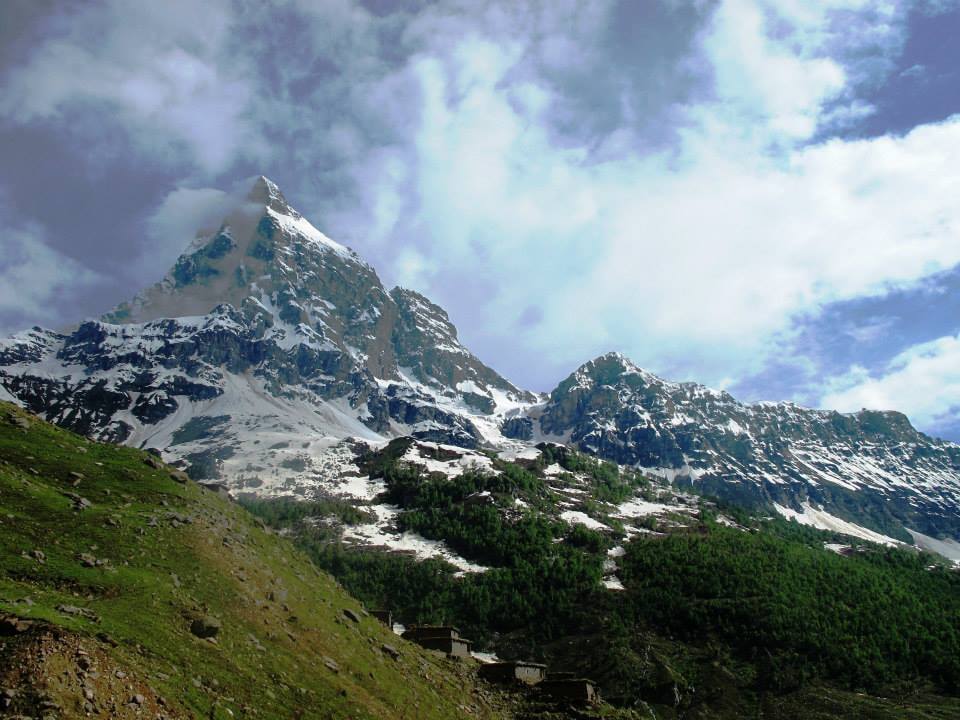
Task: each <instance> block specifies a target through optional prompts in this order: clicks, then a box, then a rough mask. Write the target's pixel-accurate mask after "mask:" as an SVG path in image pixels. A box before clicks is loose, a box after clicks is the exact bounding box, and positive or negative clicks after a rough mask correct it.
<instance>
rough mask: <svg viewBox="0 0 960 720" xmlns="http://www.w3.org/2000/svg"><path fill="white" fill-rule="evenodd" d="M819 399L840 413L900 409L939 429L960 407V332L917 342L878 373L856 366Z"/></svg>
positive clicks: (921, 424) (912, 418)
mask: <svg viewBox="0 0 960 720" xmlns="http://www.w3.org/2000/svg"><path fill="white" fill-rule="evenodd" d="M828 388H829V389H828V392H827V393H826V394H825V395H824V397H823V398H822V400H821V402H822V404H823V406H824V407H828V408H834V409H837V410H840V411H842V412H854V411H856V410H860V409H861V408H867V409H871V410H890V409H896V410H900V411H902V412H905V413H906V414H907V415H908V416H909V417H910V419H911V420H913V421H914V422H915V423H916V424H917V425H918V426H920V427H921V428H926V429H935V428H936V427H937V425H938V424H940V423H943V422H945V421H947V420H949V419H951V416H952V415H955V414H956V412H957V409H958V408H960V335H957V336H949V335H948V336H945V337H941V338H938V339H936V340H932V341H930V342H925V343H921V344H919V345H914V346H913V347H910V348H908V349H907V350H904V351H903V352H901V353H900V354H898V355H897V356H896V357H894V358H893V359H892V360H891V361H890V362H889V363H888V364H887V366H886V367H885V368H883V370H882V371H881V372H880V373H878V374H873V375H872V374H870V373H869V372H868V371H867V370H866V369H865V368H863V367H860V366H853V367H851V368H850V370H849V371H848V372H847V373H846V374H844V375H842V376H840V377H836V378H832V379H831V380H830V382H829V383H828Z"/></svg>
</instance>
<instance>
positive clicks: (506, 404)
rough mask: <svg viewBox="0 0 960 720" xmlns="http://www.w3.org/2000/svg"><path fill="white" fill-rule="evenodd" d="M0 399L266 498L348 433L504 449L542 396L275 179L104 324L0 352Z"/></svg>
mask: <svg viewBox="0 0 960 720" xmlns="http://www.w3.org/2000/svg"><path fill="white" fill-rule="evenodd" d="M0 387H2V388H3V392H4V393H6V394H8V395H9V396H11V397H13V398H15V399H16V401H17V402H19V403H20V404H22V405H24V406H26V407H28V408H29V409H30V410H32V411H34V412H36V413H38V414H40V415H42V416H44V417H45V418H47V419H49V420H52V421H54V422H56V423H58V424H60V425H63V426H65V427H68V428H71V429H73V430H76V431H78V432H81V433H83V434H86V435H90V436H93V437H97V438H100V439H104V440H110V441H114V442H124V443H127V444H131V445H136V446H142V447H158V448H161V449H163V450H164V452H165V454H166V455H167V457H169V458H170V459H173V460H180V461H183V463H184V464H186V465H189V470H190V472H191V474H193V475H194V476H195V477H197V478H200V479H219V480H222V481H224V482H227V483H229V484H231V485H233V486H236V487H254V486H256V487H260V486H263V487H264V488H269V487H282V486H284V484H285V483H292V484H293V485H294V486H301V485H303V484H304V483H305V482H308V481H310V480H311V479H312V478H315V477H316V476H317V474H318V473H319V474H321V475H322V473H323V470H322V469H323V467H324V462H325V457H326V455H327V451H328V450H329V448H330V447H332V446H334V445H336V444H337V443H338V442H339V441H340V440H342V439H343V438H345V437H348V436H349V437H357V438H363V439H367V440H370V441H377V440H381V439H384V438H389V437H395V436H398V435H414V436H416V437H420V438H423V439H427V440H434V441H442V442H454V443H457V444H458V445H462V446H466V447H473V446H476V445H479V444H488V443H491V442H498V441H502V440H504V438H503V436H502V435H501V434H500V432H499V425H500V422H501V418H502V416H503V415H504V414H506V413H508V412H512V413H516V412H517V411H518V409H520V408H523V407H526V406H527V405H529V404H530V403H532V402H534V401H535V400H536V398H535V397H534V396H533V395H532V394H530V393H526V392H523V391H521V390H519V389H517V388H516V387H514V386H513V385H512V384H510V383H509V382H508V381H506V380H504V379H503V378H502V377H501V376H500V375H498V374H497V373H496V372H494V371H493V370H491V369H490V368H488V367H486V366H485V365H483V363H481V362H480V361H479V360H478V359H477V358H476V357H474V356H473V355H472V354H471V353H470V352H469V351H468V350H466V348H464V347H463V346H462V345H461V344H460V342H459V340H458V339H457V334H456V329H455V328H454V327H453V325H452V324H451V323H450V321H449V319H448V318H447V316H446V313H444V311H443V310H442V309H440V308H439V307H437V306H436V305H434V304H433V303H431V302H430V301H429V300H427V299H426V298H424V297H423V296H421V295H419V294H417V293H414V292H412V291H409V290H404V289H402V288H394V289H393V290H392V291H389V292H388V291H387V290H386V289H385V288H384V287H383V285H382V283H381V282H380V280H379V278H378V277H377V274H376V272H375V271H374V270H373V268H371V267H370V266H369V265H368V264H367V263H365V262H364V261H363V260H361V259H360V258H359V257H358V256H357V255H356V254H354V253H353V252H352V251H350V250H348V249H347V248H345V247H343V246H341V245H339V244H337V243H335V242H333V241H332V240H330V239H329V238H327V237H326V236H324V235H323V234H322V233H320V232H319V231H318V230H316V228H314V227H313V226H312V225H311V224H310V223H309V222H308V221H307V220H306V219H304V218H303V217H302V216H301V215H300V214H299V213H298V212H297V211H295V210H293V209H292V208H291V207H290V206H289V205H288V204H287V202H286V200H285V199H284V198H283V195H282V194H281V193H280V191H279V189H278V188H277V187H276V185H274V184H273V183H272V182H271V181H269V180H268V179H266V178H263V177H261V178H259V179H258V180H257V181H256V182H255V183H254V185H253V187H252V189H251V191H250V193H249V195H248V197H247V198H246V199H245V200H244V201H243V202H242V203H240V205H239V206H238V207H237V208H235V209H234V210H233V211H232V212H230V213H228V215H227V217H226V218H225V219H224V221H223V223H222V224H221V225H220V227H219V229H218V230H217V231H216V232H215V233H213V234H211V235H208V236H203V237H198V238H195V239H194V240H193V241H192V242H191V243H190V244H189V246H188V247H187V250H186V251H185V252H184V254H183V255H181V257H180V258H179V259H178V260H177V262H176V263H175V265H174V267H173V268H172V269H171V270H170V272H169V273H167V275H166V276H165V277H164V278H163V279H162V280H161V281H160V282H159V283H157V284H156V285H155V286H153V287H151V288H148V289H147V290H145V291H144V292H142V293H140V294H139V295H138V296H137V297H136V298H134V299H133V300H132V301H130V302H129V303H123V304H122V305H120V306H119V307H118V308H117V309H115V310H114V311H113V312H112V313H109V314H108V315H107V316H106V317H105V318H104V319H103V320H102V321H90V322H85V323H82V324H81V325H80V326H79V327H77V328H76V329H75V330H74V331H72V332H70V333H67V334H58V333H54V332H51V331H48V330H43V329H40V328H34V329H33V330H30V331H27V332H25V333H20V334H19V335H16V336H14V337H12V338H10V339H8V340H5V341H2V342H0Z"/></svg>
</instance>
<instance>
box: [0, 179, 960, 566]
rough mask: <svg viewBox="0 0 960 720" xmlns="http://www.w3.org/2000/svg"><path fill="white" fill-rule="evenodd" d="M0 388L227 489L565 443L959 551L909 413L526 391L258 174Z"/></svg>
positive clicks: (3, 363)
mask: <svg viewBox="0 0 960 720" xmlns="http://www.w3.org/2000/svg"><path fill="white" fill-rule="evenodd" d="M187 240H188V239H186V238H185V241H187ZM185 244H186V243H185ZM0 400H9V401H13V402H16V403H17V404H19V405H20V406H22V407H25V408H27V409H29V410H30V411H32V412H34V413H36V414H38V415H40V416H41V417H43V418H45V419H47V420H50V421H52V422H54V423H56V424H58V425H61V426H63V427H66V428H68V429H71V430H74V431H76V432H79V433H81V434H84V435H87V436H89V437H91V438H95V439H98V440H103V441H110V442H115V443H123V444H127V445H131V446H135V447H140V448H156V449H158V450H159V451H161V452H162V454H163V456H164V458H165V459H167V460H168V461H170V462H171V463H173V464H176V465H179V466H180V467H183V468H184V469H185V470H186V471H187V473H188V474H189V475H190V476H191V477H193V478H194V479H196V480H199V481H204V482H217V483H222V484H224V485H226V486H227V487H228V488H230V489H231V490H233V491H236V492H251V493H255V494H260V495H289V494H293V495H299V496H309V495H311V494H314V493H317V492H323V491H325V490H329V489H330V488H334V487H337V486H339V485H342V484H343V482H344V480H345V479H349V478H355V477H359V476H362V468H361V467H360V465H359V464H358V462H357V458H358V457H359V456H360V455H362V453H363V452H365V451H366V450H368V449H369V448H371V447H382V446H383V445H384V444H385V443H386V441H388V440H390V439H392V438H398V437H404V436H411V437H413V438H415V439H416V440H417V441H419V442H420V443H428V444H430V443H433V444H436V447H437V448H440V447H443V446H450V447H455V448H460V449H462V450H463V451H464V453H465V454H464V455H463V456H464V457H472V458H474V459H475V460H476V462H478V463H480V464H482V462H483V460H482V458H483V457H484V456H485V454H488V453H500V454H501V455H502V456H504V457H521V456H524V454H525V453H526V454H527V455H528V456H533V455H536V454H537V453H538V452H540V451H539V450H538V449H537V445H539V444H542V443H544V442H546V443H557V444H564V445H569V446H571V447H574V448H576V449H579V450H581V451H583V452H585V453H588V454H592V455H595V456H596V457H598V458H602V459H604V460H609V461H611V462H614V463H617V464H618V465H621V466H628V467H632V468H636V469H638V470H640V471H642V472H643V473H644V474H647V475H650V476H656V477H658V478H660V479H661V480H664V481H668V482H670V483H672V484H673V485H674V486H676V487H677V488H678V489H680V490H689V491H693V492H695V493H698V494H700V495H707V496H710V497H712V498H716V499H717V501H719V502H720V503H732V504H739V505H748V506H753V507H763V508H767V509H768V510H769V511H770V512H771V513H773V512H778V513H780V514H781V515H783V516H785V517H788V518H794V519H796V520H798V521H799V522H801V523H804V524H809V525H814V526H818V527H822V528H827V529H831V530H837V531H840V532H846V533H849V534H854V535H860V536H861V537H864V538H867V539H872V540H878V541H880V542H889V543H898V542H903V543H906V544H917V545H920V546H921V547H926V548H929V549H934V550H936V551H938V552H941V553H942V554H944V555H947V556H948V557H951V558H953V559H957V560H960V544H958V543H957V542H956V541H957V539H958V538H960V446H957V445H955V444H953V443H950V442H946V441H942V440H938V439H936V438H932V437H929V436H927V435H925V434H924V433H922V432H919V431H918V430H916V429H915V428H913V427H912V425H911V424H910V422H909V420H908V419H907V418H906V417H905V416H904V415H902V414H900V413H897V412H876V411H861V412H859V413H854V414H841V413H837V412H830V411H821V410H812V409H807V408H803V407H800V406H797V405H795V404H792V403H773V402H765V403H757V404H744V403H741V402H738V401H737V400H735V399H734V398H733V397H731V396H730V395H729V394H727V393H725V392H718V391H714V390H711V389H709V388H706V387H704V386H702V385H698V384H695V383H672V382H668V381H666V380H663V379H661V378H659V377H657V376H655V375H653V374H651V373H649V372H647V371H645V370H643V369H641V368H638V367H636V366H635V365H634V364H633V363H632V362H630V360H629V359H627V358H625V357H623V356H622V355H620V354H617V353H610V354H607V355H603V356H601V357H598V358H596V359H594V360H591V361H589V362H587V363H585V364H584V365H582V366H581V367H580V368H578V369H577V370H575V371H574V372H573V373H572V374H571V375H570V376H569V377H568V378H566V379H565V380H564V381H563V382H561V383H560V384H559V385H558V386H557V388H556V389H554V390H553V391H552V392H551V393H549V394H548V395H541V394H538V393H534V392H529V391H526V390H523V389H521V388H518V387H516V386H515V385H513V384H512V383H511V382H510V381H508V380H507V379H505V378H503V377H502V376H501V375H499V374H498V373H497V372H496V371H495V370H493V369H491V368H490V367H488V366H487V365H485V364H484V363H483V362H481V361H480V360H479V359H478V358H477V357H476V356H475V355H473V354H472V353H471V352H470V351H469V350H468V349H467V348H465V347H464V346H463V345H462V344H461V342H460V341H459V339H458V337H457V329H456V328H455V327H454V325H453V323H452V322H451V321H450V318H449V317H448V315H447V313H446V312H445V311H444V310H443V309H442V308H441V307H439V306H438V305H436V304H435V303H433V302H431V301H430V300H429V299H428V298H426V297H424V296H423V295H421V294H419V293H417V292H414V291H412V290H408V289H405V288H399V287H396V288H392V289H389V290H388V289H387V288H386V287H385V286H384V285H383V283H382V282H381V280H380V278H379V277H378V276H377V273H376V271H375V270H374V269H373V268H372V267H371V266H370V265H369V264H368V263H366V262H365V261H364V260H362V259H361V258H360V257H359V256H358V255H357V254H356V253H354V252H353V251H351V250H349V249H347V248H346V247H344V246H342V245H340V244H338V243H336V242H335V241H333V240H331V239H329V238H328V237H326V236H325V235H324V234H323V233H321V232H320V231H319V230H317V229H316V228H315V227H314V226H313V225H311V224H310V222H309V221H307V220H306V219H305V218H304V217H303V216H302V215H301V214H300V213H299V212H297V211H296V210H295V209H293V208H292V207H291V206H290V205H289V204H288V202H287V201H286V199H285V198H284V196H283V194H282V193H281V191H280V190H279V188H278V187H277V186H276V185H275V184H274V183H273V182H271V181H270V180H268V179H267V178H265V177H260V178H258V179H257V180H256V181H255V182H254V183H253V185H252V187H251V189H250V191H249V193H248V194H247V195H246V197H245V198H244V199H243V200H242V201H239V202H238V203H237V205H236V207H235V208H234V209H233V211H231V212H230V213H228V214H227V216H226V217H225V218H224V219H223V221H222V223H221V224H220V226H219V228H218V229H217V230H216V231H215V232H213V233H206V234H198V236H197V237H196V238H194V239H192V241H190V242H189V244H187V247H186V249H185V251H184V252H183V254H182V255H181V256H180V257H179V258H178V260H177V261H176V263H175V264H174V266H173V268H172V269H170V271H169V272H168V273H167V274H166V276H165V277H164V278H163V279H162V280H161V281H160V282H159V283H157V284H156V285H154V286H152V287H150V288H147V289H146V290H144V291H143V292H141V293H140V294H138V295H137V296H136V297H135V298H133V299H132V300H130V301H129V302H125V303H122V304H121V305H119V306H118V307H117V308H115V309H114V310H113V311H112V312H110V313H108V314H106V315H105V316H104V317H102V318H101V319H99V320H90V321H86V322H83V323H81V324H80V325H78V326H77V327H76V328H74V329H72V330H71V331H69V332H54V331H52V330H47V329H43V328H39V327H35V328H33V329H31V330H27V331H25V332H22V333H19V334H17V335H14V336H13V337H11V338H9V339H6V340H3V341H0Z"/></svg>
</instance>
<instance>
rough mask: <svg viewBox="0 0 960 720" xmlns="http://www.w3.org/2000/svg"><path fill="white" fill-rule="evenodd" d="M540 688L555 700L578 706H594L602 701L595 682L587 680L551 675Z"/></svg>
mask: <svg viewBox="0 0 960 720" xmlns="http://www.w3.org/2000/svg"><path fill="white" fill-rule="evenodd" d="M558 674H559V673H558ZM538 687H539V688H540V689H541V690H543V691H544V692H546V693H547V694H549V695H552V696H553V697H555V698H558V699H562V700H567V701H569V702H571V703H575V704H578V705H592V704H594V703H596V702H599V701H600V697H599V695H598V694H597V688H596V686H595V685H594V684H593V681H592V680H587V679H586V678H567V677H559V678H558V677H553V676H552V675H551V676H548V677H547V679H546V680H544V681H543V682H541V683H540V684H539V686H538Z"/></svg>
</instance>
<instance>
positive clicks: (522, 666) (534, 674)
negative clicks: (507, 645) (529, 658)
mask: <svg viewBox="0 0 960 720" xmlns="http://www.w3.org/2000/svg"><path fill="white" fill-rule="evenodd" d="M479 675H480V677H482V678H483V679H484V680H489V681H491V682H510V683H512V682H522V683H526V684H527V685H536V684H537V683H539V682H542V681H543V679H544V678H545V677H546V675H547V666H546V665H541V664H540V663H533V662H524V661H522V660H518V661H515V662H494V663H486V664H484V665H481V666H480V670H479Z"/></svg>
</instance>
